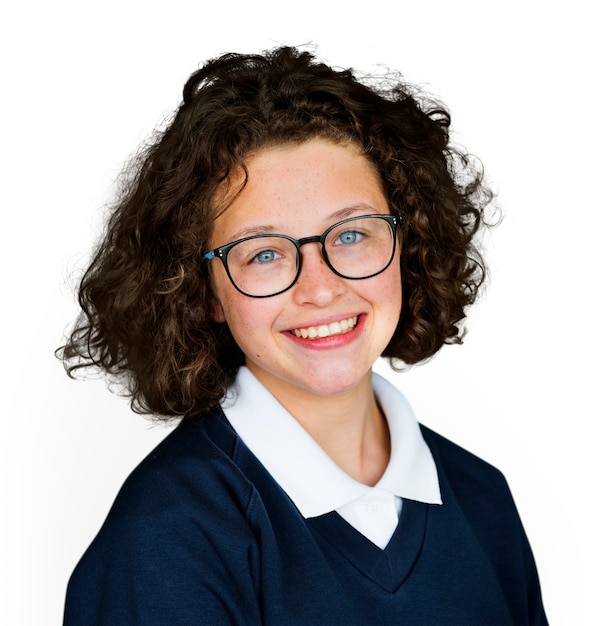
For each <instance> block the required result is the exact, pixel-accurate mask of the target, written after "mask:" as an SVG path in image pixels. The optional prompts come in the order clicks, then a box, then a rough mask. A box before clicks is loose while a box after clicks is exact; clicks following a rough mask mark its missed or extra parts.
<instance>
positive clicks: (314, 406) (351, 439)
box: [254, 371, 391, 486]
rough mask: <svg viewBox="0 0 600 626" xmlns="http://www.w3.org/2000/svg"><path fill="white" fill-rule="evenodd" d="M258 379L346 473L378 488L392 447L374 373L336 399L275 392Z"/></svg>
mask: <svg viewBox="0 0 600 626" xmlns="http://www.w3.org/2000/svg"><path fill="white" fill-rule="evenodd" d="M254 374H255V375H256V374H257V372H254ZM257 378H259V380H261V382H262V383H263V384H264V385H265V386H266V387H267V389H269V391H270V392H271V393H272V394H273V395H274V396H275V397H276V398H277V400H278V401H279V402H280V403H281V404H282V405H283V406H284V407H285V409H286V410H287V411H288V412H289V413H290V414H291V415H292V416H293V417H294V418H295V419H296V420H297V421H298V422H299V423H300V425H301V426H302V427H303V428H304V429H305V430H306V431H307V432H308V434H309V435H310V436H311V437H312V438H313V439H314V440H315V441H316V442H317V444H319V446H320V447H321V448H322V449H323V450H324V451H325V453H326V454H327V455H328V456H329V457H330V458H331V459H332V460H333V461H334V462H335V463H336V464H337V465H338V466H339V467H340V468H341V469H342V470H344V471H345V472H346V473H347V474H348V475H350V476H351V477H352V478H354V479H355V480H357V481H359V482H361V483H364V484H367V485H371V486H372V485H375V484H376V483H377V481H378V480H379V479H380V478H381V476H382V475H383V473H384V471H385V469H386V467H387V465H388V462H389V458H390V451H391V445H390V435H389V430H388V427H387V422H386V419H385V417H384V415H383V414H382V412H381V410H380V409H379V406H378V405H377V401H376V399H375V394H374V392H373V386H372V383H371V372H370V371H369V372H368V373H367V375H366V376H365V377H364V379H363V380H362V381H361V382H360V383H359V385H357V386H356V387H353V388H352V389H350V390H348V391H344V392H342V393H339V394H335V395H331V396H321V395H317V394H314V393H311V392H310V391H307V390H306V389H302V388H300V387H297V386H295V385H289V386H285V385H277V386H276V387H273V386H272V385H269V381H267V380H262V377H260V375H259V376H257Z"/></svg>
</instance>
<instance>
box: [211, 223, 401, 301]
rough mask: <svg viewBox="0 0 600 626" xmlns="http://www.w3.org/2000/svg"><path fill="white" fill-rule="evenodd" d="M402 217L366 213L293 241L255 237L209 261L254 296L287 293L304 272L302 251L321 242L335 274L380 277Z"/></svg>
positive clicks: (214, 254) (221, 249) (217, 253)
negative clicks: (217, 262)
mask: <svg viewBox="0 0 600 626" xmlns="http://www.w3.org/2000/svg"><path fill="white" fill-rule="evenodd" d="M400 220H401V216H399V215H362V216H359V217H351V218H348V219H346V220H342V221H341V222H338V223H337V224H334V225H333V226H330V227H329V228H328V229H327V230H326V231H325V232H324V233H323V234H322V235H315V236H314V237H303V238H302V239H292V237H288V236H286V235H275V234H265V235H253V236H251V237H244V238H243V239H238V240H237V241H233V242H231V243H228V244H227V245H225V246H221V247H219V248H215V249H214V250H211V251H210V252H207V253H206V254H205V255H204V258H205V259H209V260H210V259H214V258H215V257H218V258H219V259H221V261H222V262H223V265H224V267H225V271H226V272H227V275H228V276H229V280H231V282H232V284H233V286H234V287H235V288H236V289H237V290H238V291H239V292H240V293H243V294H244V295H246V296H250V297H251V298H268V297H270V296H276V295H278V294H280V293H283V292H284V291H287V290H288V289H290V288H291V287H292V285H294V283H295V282H296V281H297V280H298V277H299V276H300V271H301V269H302V252H301V251H300V247H301V246H304V245H305V244H307V243H320V244H321V254H322V255H323V259H324V260H325V263H327V265H328V266H329V268H330V269H331V271H332V272H334V273H335V274H337V275H338V276H341V277H342V278H348V279H350V280H362V279H365V278H371V277H373V276H377V274H381V272H383V271H384V270H385V269H386V268H387V267H388V266H389V264H390V263H391V262H392V259H393V258H394V253H395V250H396V230H397V228H398V224H399V223H400Z"/></svg>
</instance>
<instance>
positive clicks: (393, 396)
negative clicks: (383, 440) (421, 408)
mask: <svg viewBox="0 0 600 626" xmlns="http://www.w3.org/2000/svg"><path fill="white" fill-rule="evenodd" d="M373 389H374V392H375V396H376V398H377V400H378V402H379V404H380V406H381V408H382V410H383V413H384V414H385V416H386V418H387V421H388V426H389V429H390V437H391V444H392V453H391V458H390V462H389V464H388V467H387V469H386V470H385V472H384V474H383V476H382V477H381V479H380V480H379V482H378V483H377V485H376V486H375V488H378V489H383V490H385V491H388V492H390V493H393V494H394V495H396V496H399V497H401V498H408V499H410V500H417V501H419V502H425V503H430V504H441V502H442V500H441V495H440V489H439V483H438V476H437V470H436V467H435V462H434V460H433V457H432V455H431V451H430V450H429V448H428V447H427V444H426V443H425V441H424V439H423V437H422V435H421V430H420V428H419V424H418V422H417V420H416V418H415V416H414V413H413V411H412V408H411V407H410V405H409V404H408V402H407V400H406V399H405V398H404V396H403V395H402V394H401V393H400V391H398V390H397V389H396V388H395V387H394V386H393V385H392V384H391V383H389V382H388V381H387V380H385V379H384V378H383V377H381V376H379V375H378V374H375V373H373ZM223 411H224V412H225V415H226V416H227V419H228V420H229V421H230V423H231V424H232V426H233V427H234V429H235V430H236V432H237V433H238V435H239V436H240V437H241V439H242V441H243V442H244V443H245V444H246V446H248V448H249V449H250V450H251V451H252V452H253V453H254V455H255V456H256V457H257V458H258V460H259V461H260V462H261V463H262V464H263V465H264V466H265V468H266V469H267V470H268V471H269V473H270V474H271V475H272V476H273V478H274V479H275V480H276V481H277V482H278V483H279V484H280V485H281V487H282V488H283V489H284V491H285V492H286V493H287V494H288V496H289V497H290V498H291V499H292V501H293V502H294V504H295V505H296V506H297V507H298V509H299V511H300V513H301V514H302V515H303V516H304V517H307V518H308V517H316V516H318V515H323V514H324V513H328V512H330V511H334V510H336V509H338V508H340V507H341V506H343V505H344V504H347V503H348V502H350V501H352V500H355V499H356V498H360V497H361V496H363V495H365V494H366V493H367V492H368V491H369V490H371V489H372V487H369V486H368V485H364V484H362V483H360V482H358V481H356V480H354V479H353V478H352V477H350V476H349V475H348V474H346V473H345V472H344V471H343V470H342V469H341V468H340V467H339V466H338V465H336V464H335V463H334V462H333V460H332V459H331V458H330V457H329V456H328V455H327V454H326V453H325V452H324V451H323V449H322V448H321V447H320V446H319V445H318V444H317V443H316V442H315V441H314V439H312V437H311V436H310V435H309V434H308V433H307V432H306V430H304V428H302V426H301V425H300V424H299V423H298V422H297V421H296V420H295V419H294V418H293V417H292V415H290V413H289V412H288V411H287V410H286V409H285V408H284V407H283V406H282V405H281V404H280V403H279V402H278V401H277V400H276V399H275V397H274V396H272V395H271V393H270V392H269V391H268V390H267V389H266V388H265V387H264V386H263V385H262V384H261V383H260V382H259V381H258V380H257V379H256V377H255V376H254V375H253V374H252V373H251V372H250V370H249V369H248V368H247V367H241V368H240V370H239V372H238V375H237V378H236V380H235V383H234V384H233V385H232V387H231V388H230V389H229V390H228V393H227V396H226V399H225V401H224V402H223Z"/></svg>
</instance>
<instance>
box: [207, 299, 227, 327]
mask: <svg viewBox="0 0 600 626" xmlns="http://www.w3.org/2000/svg"><path fill="white" fill-rule="evenodd" d="M210 316H211V317H212V320H213V322H217V323H219V324H220V323H223V322H225V321H226V319H225V311H224V310H223V307H222V305H221V303H220V302H219V300H218V299H217V298H212V301H211V304H210Z"/></svg>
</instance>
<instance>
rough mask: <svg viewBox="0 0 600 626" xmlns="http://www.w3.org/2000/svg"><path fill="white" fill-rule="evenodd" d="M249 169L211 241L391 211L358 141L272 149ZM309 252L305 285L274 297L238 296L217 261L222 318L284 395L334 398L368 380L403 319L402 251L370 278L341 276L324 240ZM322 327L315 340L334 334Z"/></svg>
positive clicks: (307, 231)
mask: <svg viewBox="0 0 600 626" xmlns="http://www.w3.org/2000/svg"><path fill="white" fill-rule="evenodd" d="M246 165H247V169H248V181H247V184H246V186H245V187H244V188H243V190H242V191H241V193H240V194H239V195H238V196H237V197H235V199H234V201H233V202H232V203H231V205H230V206H229V207H228V208H227V209H226V210H225V211H224V212H223V213H222V214H221V215H220V216H219V217H218V218H217V219H216V221H215V225H214V232H213V236H212V239H211V244H212V247H216V246H223V245H225V244H227V243H229V242H232V241H235V240H237V239H240V238H242V237H246V236H249V235H253V234H257V233H259V234H260V233H276V234H283V235H288V236H290V237H293V238H295V239H301V238H303V237H310V236H313V235H320V234H321V233H323V232H324V231H325V230H326V229H327V228H328V227H329V226H331V225H333V224H335V223H336V222H339V221H341V220H343V219H345V218H347V217H354V216H360V215H367V214H389V212H390V211H389V207H388V203H387V200H386V198H385V196H384V193H383V190H382V186H381V183H380V182H379V179H378V176H377V173H376V172H375V169H374V167H373V166H372V165H371V163H370V162H369V161H368V160H367V159H366V158H365V157H364V156H363V155H362V154H361V153H360V152H359V150H358V149H357V148H356V147H355V146H353V145H352V144H348V145H341V144H334V143H332V142H330V141H326V140H322V139H313V140H310V141H307V142H305V143H302V144H299V145H292V146H281V147H274V148H266V149H264V150H262V151H259V152H258V153H256V154H254V155H253V156H252V157H251V158H249V159H248V160H247V162H246ZM234 182H235V181H234ZM302 255H303V261H302V271H301V273H300V276H299V278H298V281H297V282H296V283H295V284H294V285H293V286H292V287H291V289H289V290H288V291H285V292H284V293H281V294H279V295H276V296H272V297H268V298H251V297H248V296H246V295H244V294H242V293H240V292H239V291H237V290H236V289H235V287H234V286H233V285H232V284H231V281H230V280H229V278H228V276H227V274H226V272H225V269H224V267H223V264H222V263H221V262H220V261H217V260H214V261H213V262H212V271H213V277H214V290H215V294H216V298H217V305H216V308H215V313H214V317H215V320H216V321H218V322H226V323H227V324H228V325H229V328H230V330H231V333H232V335H233V337H234V338H235V340H236V342H237V343H238V345H239V346H240V348H241V349H242V351H243V352H244V354H245V355H246V365H247V366H248V368H249V369H250V370H251V371H252V372H253V373H254V375H255V376H256V377H257V378H258V379H259V380H260V381H261V382H262V383H263V384H264V385H265V386H266V387H267V389H269V390H270V391H271V393H273V394H274V395H275V396H276V397H281V396H282V394H284V393H287V394H288V395H289V393H290V392H292V393H294V394H297V393H298V392H299V391H300V392H309V393H312V394H317V395H334V394H338V393H342V392H346V391H349V390H351V389H353V388H355V387H357V386H358V385H359V384H360V383H361V382H362V383H364V382H365V380H366V377H367V376H370V370H371V366H372V365H373V363H374V362H375V360H376V359H377V358H378V357H379V356H380V355H381V353H382V352H383V350H384V349H385V347H386V346H387V344H388V342H389V340H390V339H391V337H392V334H393V333H394V331H395V329H396V326H397V324H398V319H399V317H400V309H401V303H402V297H401V282H400V263H399V261H398V258H399V257H398V255H399V251H398V250H396V256H395V257H394V259H393V261H392V263H391V264H390V266H389V267H388V268H387V269H386V270H385V271H384V272H382V273H381V274H379V275H377V276H374V277H372V278H367V279H364V280H349V279H345V278H341V277H339V276H337V275H336V274H334V273H333V272H332V271H331V269H330V268H329V267H328V266H327V264H326V263H325V261H324V260H323V257H322V255H321V246H320V244H319V243H318V242H317V243H308V244H305V245H303V246H302ZM260 260H261V261H263V260H264V259H260ZM348 325H349V326H350V328H349V329H348V328H347V326H348ZM319 327H327V330H328V332H329V336H326V337H317V338H316V339H314V338H311V336H312V335H314V334H315V332H317V333H318V334H326V333H324V332H323V330H324V329H323V328H319ZM298 335H300V336H298ZM304 335H308V336H306V337H305V336H304Z"/></svg>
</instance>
